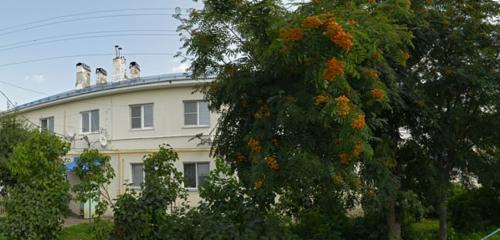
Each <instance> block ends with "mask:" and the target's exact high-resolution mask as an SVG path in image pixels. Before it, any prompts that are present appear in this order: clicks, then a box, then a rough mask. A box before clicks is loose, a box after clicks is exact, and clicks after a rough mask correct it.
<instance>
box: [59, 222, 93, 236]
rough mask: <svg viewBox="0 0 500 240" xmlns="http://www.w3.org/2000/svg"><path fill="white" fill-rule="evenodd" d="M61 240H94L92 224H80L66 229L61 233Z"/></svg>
mask: <svg viewBox="0 0 500 240" xmlns="http://www.w3.org/2000/svg"><path fill="white" fill-rule="evenodd" d="M61 239H68V240H87V239H92V238H91V236H90V224H88V223H80V224H76V225H73V226H70V227H67V228H64V229H63V230H62V232H61Z"/></svg>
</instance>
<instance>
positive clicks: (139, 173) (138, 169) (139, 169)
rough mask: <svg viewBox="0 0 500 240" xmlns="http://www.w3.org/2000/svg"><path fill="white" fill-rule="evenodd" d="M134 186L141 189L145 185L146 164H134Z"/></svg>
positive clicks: (132, 167) (132, 166)
mask: <svg viewBox="0 0 500 240" xmlns="http://www.w3.org/2000/svg"><path fill="white" fill-rule="evenodd" d="M131 169H132V179H131V180H132V182H131V183H132V186H133V187H140V186H141V185H142V183H144V164H142V163H132V164H131Z"/></svg>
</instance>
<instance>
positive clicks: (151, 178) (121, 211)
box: [113, 145, 186, 239]
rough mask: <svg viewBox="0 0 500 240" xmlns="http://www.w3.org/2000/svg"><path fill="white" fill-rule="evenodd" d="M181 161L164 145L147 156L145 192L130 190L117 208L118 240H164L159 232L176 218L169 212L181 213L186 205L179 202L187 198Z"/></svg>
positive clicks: (116, 232)
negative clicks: (177, 166) (183, 205)
mask: <svg viewBox="0 0 500 240" xmlns="http://www.w3.org/2000/svg"><path fill="white" fill-rule="evenodd" d="M178 158H179V157H178V155H177V153H176V152H175V151H174V150H172V148H171V147H170V146H163V145H162V146H160V149H159V151H158V152H156V153H152V154H149V155H147V156H145V157H144V172H145V174H146V176H145V181H144V186H143V187H142V191H141V192H139V193H135V192H133V191H132V192H131V191H129V190H127V192H126V193H125V194H123V195H121V196H120V197H119V198H118V199H117V201H116V204H115V206H114V209H113V212H114V229H113V237H114V238H116V239H164V236H163V235H161V234H160V232H161V231H160V230H159V229H160V228H161V226H162V225H163V224H165V223H167V222H168V221H169V220H170V219H169V218H172V216H171V215H169V213H168V211H171V212H173V213H176V212H177V211H181V210H182V206H181V207H180V208H179V207H177V206H176V204H175V202H176V200H178V199H180V200H183V199H184V200H185V199H186V190H185V189H184V188H183V176H182V173H181V172H179V171H178V170H177V168H176V167H175V166H174V162H175V161H177V160H178ZM169 207H170V208H169ZM173 217H175V216H173Z"/></svg>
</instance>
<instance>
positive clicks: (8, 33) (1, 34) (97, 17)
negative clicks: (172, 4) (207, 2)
mask: <svg viewBox="0 0 500 240" xmlns="http://www.w3.org/2000/svg"><path fill="white" fill-rule="evenodd" d="M170 15H171V14H164V13H133V14H116V15H104V16H93V17H85V18H76V19H68V20H62V21H55V22H49V23H43V24H38V25H33V26H28V27H23V28H20V29H16V30H12V31H7V32H3V33H0V36H5V35H10V34H12V33H17V32H22V31H26V30H31V29H36V28H42V27H45V26H50V25H56V24H61V23H69V22H79V21H85V20H94V19H103V18H119V17H133V16H170Z"/></svg>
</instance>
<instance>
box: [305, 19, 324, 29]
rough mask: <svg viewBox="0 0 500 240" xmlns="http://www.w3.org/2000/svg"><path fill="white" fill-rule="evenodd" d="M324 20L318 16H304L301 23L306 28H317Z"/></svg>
mask: <svg viewBox="0 0 500 240" xmlns="http://www.w3.org/2000/svg"><path fill="white" fill-rule="evenodd" d="M324 23H325V22H323V20H321V18H319V17H318V16H311V17H306V18H305V19H304V21H302V25H303V26H304V27H306V28H318V27H321V26H322V25H323V24H324Z"/></svg>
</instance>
